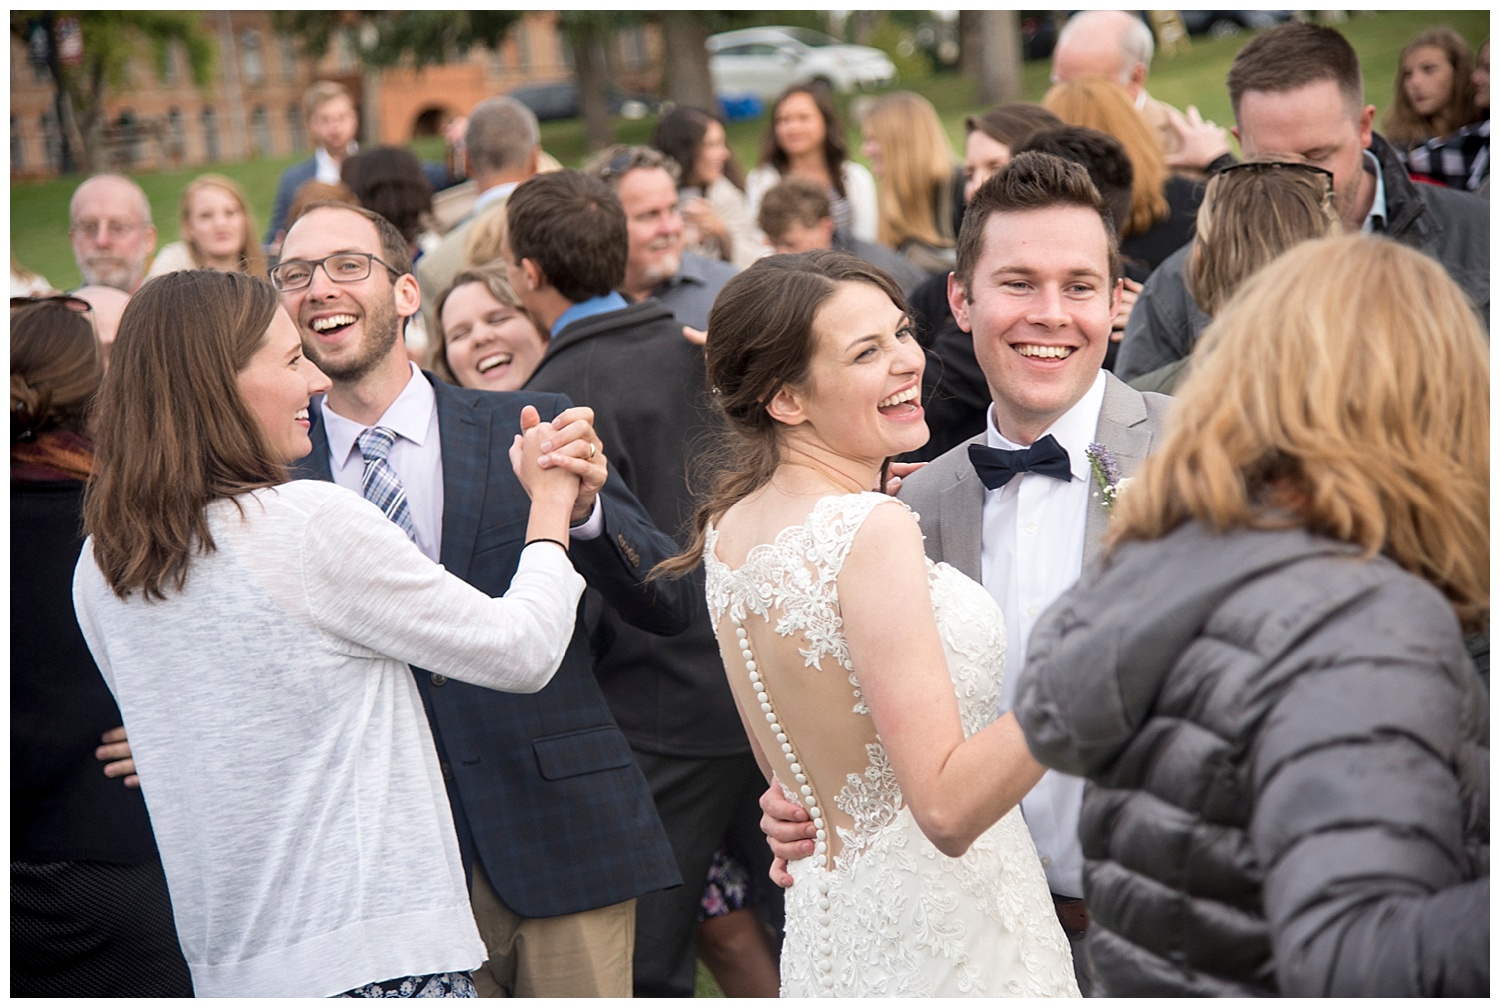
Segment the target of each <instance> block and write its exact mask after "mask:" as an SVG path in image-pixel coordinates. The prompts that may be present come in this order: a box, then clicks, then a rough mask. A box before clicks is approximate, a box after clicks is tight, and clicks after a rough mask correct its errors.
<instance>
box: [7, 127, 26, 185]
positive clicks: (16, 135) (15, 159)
mask: <svg viewBox="0 0 1500 1008" xmlns="http://www.w3.org/2000/svg"><path fill="white" fill-rule="evenodd" d="M25 167H26V144H25V143H23V142H22V140H21V120H19V119H17V118H16V117H15V115H14V113H12V115H11V117H10V170H11V171H13V172H14V171H20V170H21V169H22V168H25Z"/></svg>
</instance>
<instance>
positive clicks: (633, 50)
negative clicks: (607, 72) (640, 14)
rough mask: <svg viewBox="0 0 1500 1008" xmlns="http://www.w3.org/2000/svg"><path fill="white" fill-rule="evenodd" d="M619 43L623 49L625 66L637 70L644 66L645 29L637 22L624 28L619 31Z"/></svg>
mask: <svg viewBox="0 0 1500 1008" xmlns="http://www.w3.org/2000/svg"><path fill="white" fill-rule="evenodd" d="M619 43H621V48H622V49H624V51H625V66H627V68H630V69H631V71H639V69H643V68H645V66H646V62H648V60H646V30H645V28H643V27H642V26H639V24H634V26H630V27H628V28H625V30H624V31H621V33H619Z"/></svg>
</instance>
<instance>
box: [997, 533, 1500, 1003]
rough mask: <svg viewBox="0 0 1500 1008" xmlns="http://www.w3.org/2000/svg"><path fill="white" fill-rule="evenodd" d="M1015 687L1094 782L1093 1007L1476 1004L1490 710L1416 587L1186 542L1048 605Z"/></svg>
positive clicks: (1089, 863) (1037, 742)
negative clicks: (1309, 1001) (1369, 998)
mask: <svg viewBox="0 0 1500 1008" xmlns="http://www.w3.org/2000/svg"><path fill="white" fill-rule="evenodd" d="M1018 687H1019V690H1018V692H1019V695H1018V698H1017V702H1016V714H1017V716H1018V717H1019V719H1020V723H1021V727H1022V729H1023V731H1024V732H1025V735H1026V740H1027V742H1028V743H1029V745H1030V747H1031V750H1032V752H1033V754H1034V755H1035V756H1036V758H1037V759H1038V760H1040V761H1041V762H1042V763H1044V764H1046V765H1047V766H1049V767H1054V768H1056V769H1058V770H1061V771H1063V772H1065V773H1070V774H1077V775H1079V776H1082V777H1085V778H1087V779H1088V781H1089V783H1088V786H1087V789H1086V792H1085V795H1084V808H1083V817H1082V821H1081V824H1080V827H1079V839H1080V840H1081V842H1082V846H1083V852H1084V857H1085V869H1084V889H1085V895H1086V898H1087V900H1088V904H1089V910H1090V912H1091V913H1092V915H1093V920H1094V925H1093V927H1091V928H1090V931H1089V950H1090V952H1091V954H1092V957H1093V962H1094V967H1095V970H1096V972H1097V980H1098V983H1097V988H1096V990H1095V993H1096V995H1098V994H1107V995H1113V996H1163V995H1187V996H1215V995H1218V996H1222V995H1228V996H1251V995H1272V994H1281V995H1287V996H1292V995H1382V996H1394V997H1403V996H1417V995H1482V994H1487V993H1488V992H1489V967H1488V962H1489V715H1488V706H1489V704H1488V696H1487V694H1486V692H1485V690H1484V688H1483V686H1482V685H1481V683H1480V680H1479V677H1478V674H1477V673H1476V672H1475V670H1474V668H1473V666H1472V664H1471V663H1470V662H1469V660H1468V658H1467V656H1466V654H1465V651H1464V646H1463V638H1462V636H1461V635H1460V632H1459V627H1458V623H1457V621H1456V620H1455V618H1454V616H1453V613H1452V610H1451V609H1450V608H1449V607H1448V605H1447V604H1446V602H1445V601H1444V599H1443V598H1442V596H1441V595H1440V594H1439V593H1438V592H1437V591H1436V590H1435V589H1434V588H1433V587H1431V586H1430V585H1429V584H1427V583H1426V582H1424V581H1421V580H1419V579H1418V578H1415V577H1413V576H1411V575H1410V574H1407V573H1406V572H1404V571H1402V570H1401V569H1400V568H1398V567H1397V566H1396V565H1395V564H1393V563H1391V562H1390V561H1389V560H1386V559H1384V558H1376V559H1368V560H1367V559H1363V558H1361V557H1360V556H1359V554H1358V552H1357V551H1356V550H1354V549H1353V548H1352V547H1350V546H1348V545H1346V544H1342V543H1338V542H1334V541H1331V540H1328V539H1322V538H1319V537H1316V536H1313V535H1311V534H1308V533H1306V532H1304V531H1302V530H1288V531H1249V530H1241V531H1236V532H1231V533H1229V534H1227V535H1217V534H1214V533H1211V532H1209V531H1208V530H1206V529H1204V528H1202V527H1200V526H1198V525H1195V524H1189V525H1185V526H1183V527H1181V528H1179V529H1177V530H1175V531H1174V532H1173V533H1171V534H1170V535H1168V536H1166V537H1164V538H1163V539H1161V540H1158V541H1156V542H1151V543H1131V544H1127V545H1126V546H1124V547H1122V548H1121V549H1120V550H1119V551H1118V552H1117V553H1116V555H1115V556H1114V557H1113V558H1112V559H1110V560H1109V561H1108V562H1107V564H1106V565H1105V566H1104V567H1103V568H1102V569H1099V570H1095V571H1092V572H1091V573H1090V574H1088V575H1086V576H1085V578H1084V580H1083V581H1081V582H1080V583H1079V584H1078V585H1077V586H1076V587H1075V588H1074V589H1073V590H1072V591H1070V592H1068V593H1067V594H1066V595H1064V596H1063V597H1062V598H1061V599H1059V600H1058V601H1057V603H1056V604H1055V605H1054V606H1053V607H1052V608H1051V609H1049V610H1048V612H1047V613H1046V614H1044V616H1043V617H1042V619H1041V621H1040V622H1039V623H1038V624H1037V627H1036V629H1035V631H1034V632H1033V634H1032V637H1031V644H1030V647H1029V658H1028V661H1027V664H1026V668H1025V670H1024V671H1023V673H1022V679H1021V681H1020V682H1019V684H1018Z"/></svg>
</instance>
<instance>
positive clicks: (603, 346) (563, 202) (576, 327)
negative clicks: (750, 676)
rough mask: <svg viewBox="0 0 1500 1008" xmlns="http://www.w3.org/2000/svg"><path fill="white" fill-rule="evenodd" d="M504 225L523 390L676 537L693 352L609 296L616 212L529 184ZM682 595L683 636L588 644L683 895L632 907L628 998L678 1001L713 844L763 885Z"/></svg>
mask: <svg viewBox="0 0 1500 1008" xmlns="http://www.w3.org/2000/svg"><path fill="white" fill-rule="evenodd" d="M632 174H636V173H635V172H632ZM506 212H507V214H508V218H509V220H508V228H507V232H506V241H507V248H506V251H505V266H506V270H507V272H508V273H509V275H510V281H511V286H512V287H514V288H515V290H516V292H517V294H518V295H519V296H520V298H521V301H522V302H523V303H524V304H525V305H526V307H527V308H529V309H530V310H531V311H532V312H533V313H534V314H535V315H536V316H537V318H538V320H539V321H540V322H541V323H542V325H543V326H545V327H546V328H547V329H548V330H549V332H550V334H551V341H550V343H549V345H548V347H547V353H546V355H545V356H544V357H543V358H542V362H541V364H540V365H538V367H537V369H536V372H535V373H534V374H533V375H532V376H531V379H530V380H529V381H528V382H527V383H526V386H525V387H526V389H528V390H540V391H546V392H563V393H565V394H567V395H568V397H569V398H570V399H572V401H574V402H579V403H587V404H588V405H590V406H592V407H593V408H594V426H595V429H596V430H597V431H598V433H599V436H600V439H601V440H603V441H604V442H605V443H606V444H608V445H609V449H610V465H611V467H612V468H613V469H614V471H615V473H616V474H617V475H618V476H619V477H620V479H621V480H623V482H624V483H625V484H626V485H627V486H628V487H629V488H630V489H631V490H633V491H634V492H635V495H636V496H637V497H638V498H639V499H640V501H641V503H642V504H644V505H645V507H646V511H647V512H648V513H649V514H650V516H651V520H652V521H653V522H655V524H656V525H657V527H659V528H661V529H663V530H665V531H669V532H674V533H676V532H681V531H682V530H684V529H685V528H687V527H688V525H689V520H690V518H691V516H692V512H693V507H694V501H693V498H692V494H691V493H690V491H689V482H688V471H687V470H688V465H687V462H688V457H689V450H690V449H691V447H692V446H693V444H694V442H695V441H697V440H699V438H700V437H701V436H702V435H703V434H705V433H706V432H707V431H708V430H709V428H710V427H711V426H712V425H713V423H714V421H713V419H712V416H711V413H710V410H709V408H708V390H707V389H706V388H705V381H704V369H703V351H702V349H701V348H700V347H697V346H694V345H693V344H691V343H689V342H688V341H687V340H685V339H684V338H683V335H682V327H683V320H682V319H681V318H680V317H678V316H676V315H674V314H673V312H672V310H671V309H669V308H668V307H667V306H666V305H664V304H662V302H660V301H659V300H657V299H656V298H655V297H646V298H645V299H644V300H640V301H635V302H628V301H626V299H625V297H624V296H623V295H621V294H620V293H619V291H618V290H617V288H618V286H619V285H620V283H621V282H622V279H623V278H624V276H625V272H626V268H625V262H626V256H627V249H628V240H627V237H626V219H625V211H624V209H623V208H622V206H621V203H620V200H619V198H618V197H616V195H615V193H614V192H613V191H612V190H611V189H610V187H609V186H608V185H607V184H605V183H604V182H603V181H601V180H599V179H598V178H595V177H593V176H591V175H586V174H584V173H583V172H578V171H561V172H549V173H546V174H543V175H537V176H535V177H533V178H530V179H528V180H527V181H525V182H523V183H521V185H520V186H518V187H517V188H516V191H515V192H514V193H512V194H511V197H510V201H509V203H508V204H507V205H506ZM686 582H687V583H688V584H690V585H691V591H692V592H694V593H695V598H696V599H697V605H696V611H695V613H694V616H693V623H692V625H691V626H690V627H689V628H688V630H687V631H686V632H685V633H683V634H681V635H679V636H676V637H673V638H671V639H670V640H666V639H663V638H660V637H656V636H653V635H651V634H645V633H641V632H640V631H638V630H636V629H634V628H633V627H630V626H627V625H625V624H624V623H623V622H622V621H620V620H619V619H617V618H616V617H615V616H614V615H613V614H611V613H605V614H603V618H602V619H601V620H600V621H599V622H598V623H597V625H596V626H595V628H594V641H595V650H596V653H598V663H597V670H598V675H599V683H600V685H601V686H602V687H603V689H604V693H605V696H606V697H607V698H608V700H609V703H610V707H611V708H612V709H613V711H614V715H615V719H616V720H617V721H618V722H619V723H620V727H621V728H622V729H623V730H624V732H625V735H626V737H627V738H628V739H629V740H630V745H631V748H632V749H633V750H634V751H635V758H636V761H637V762H638V763H639V764H640V766H641V769H642V770H643V771H644V772H645V774H646V780H647V781H648V782H649V783H650V785H651V792H652V795H653V797H654V798H655V799H656V809H657V812H658V813H660V815H661V819H662V823H663V824H664V825H665V826H666V829H667V836H668V837H669V838H670V839H671V842H672V848H673V851H674V853H675V854H676V856H677V865H678V870H679V871H680V872H681V874H682V880H683V884H682V885H681V886H680V887H678V888H676V889H671V890H666V891H663V892H658V893H654V894H652V895H650V896H647V897H644V898H642V899H640V900H638V901H637V904H636V942H635V952H636V954H635V994H636V996H637V997H662V996H669V997H671V996H675V997H691V996H692V994H693V984H694V977H695V971H696V951H695V950H696V931H697V917H698V908H699V903H700V901H701V898H702V894H703V887H704V883H705V882H706V881H707V879H708V868H709V864H710V862H711V860H712V858H713V853H714V850H715V849H716V848H717V847H718V846H719V845H720V844H721V842H722V841H723V839H724V837H725V836H726V834H729V833H732V832H735V831H738V833H739V835H740V839H739V840H738V843H737V846H739V847H740V848H741V850H742V851H743V852H744V854H745V855H747V856H748V857H749V858H751V859H752V863H751V872H752V878H754V879H757V880H759V879H764V878H765V877H766V872H767V871H768V870H769V868H770V861H771V858H770V853H769V851H767V850H766V846H765V844H764V842H763V841H762V840H761V838H760V833H759V831H758V830H757V829H756V828H755V822H756V818H757V815H758V810H757V808H756V799H757V798H758V797H759V795H760V793H761V791H762V790H763V789H764V787H765V778H764V777H762V776H761V773H760V769H759V767H758V766H757V765H756V762H755V758H754V756H753V755H752V754H751V751H750V743H749V741H748V739H747V738H746V737H745V730H744V727H743V726H742V724H741V722H740V719H739V715H738V713H737V712H736V710H735V706H734V699H733V697H732V696H731V694H730V692H729V684H728V682H727V681H726V680H725V678H724V665H723V661H722V659H721V658H720V657H719V648H718V644H717V642H716V641H715V639H714V634H713V627H712V625H711V624H710V621H709V617H708V606H707V604H706V601H705V596H704V589H703V575H702V573H701V569H700V571H699V573H698V574H697V575H696V576H694V577H692V578H689V579H686ZM755 859H758V860H755ZM775 906H779V896H775V897H773V901H772V902H771V904H770V906H768V907H765V908H763V909H764V910H765V911H766V912H767V913H769V914H771V915H772V916H773V917H774V916H776V914H775V910H774V907H775Z"/></svg>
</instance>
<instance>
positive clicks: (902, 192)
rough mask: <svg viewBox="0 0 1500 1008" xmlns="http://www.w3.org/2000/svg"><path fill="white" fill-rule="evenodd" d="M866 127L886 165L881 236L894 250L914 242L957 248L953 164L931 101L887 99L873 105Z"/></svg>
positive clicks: (906, 96)
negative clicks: (952, 218) (877, 145)
mask: <svg viewBox="0 0 1500 1008" xmlns="http://www.w3.org/2000/svg"><path fill="white" fill-rule="evenodd" d="M863 129H864V131H865V132H866V133H867V134H869V135H870V136H871V137H872V138H873V139H874V140H875V141H876V142H877V143H879V144H880V158H881V161H882V162H883V167H882V169H881V174H880V184H879V186H878V187H877V190H876V201H877V205H878V207H879V214H880V217H879V225H878V228H877V230H876V233H875V236H876V238H878V239H879V240H880V243H881V244H883V245H888V246H890V247H891V248H900V247H901V244H902V243H903V242H905V241H908V240H910V239H916V240H917V241H920V242H924V243H925V244H928V245H934V246H937V247H939V248H952V247H953V234H952V222H951V220H950V216H951V212H952V206H953V168H954V162H953V155H952V154H951V153H950V152H949V150H948V136H947V134H946V133H944V132H943V124H942V121H941V120H940V119H938V114H937V112H936V111H935V110H934V109H933V107H932V103H931V102H929V101H928V100H927V99H926V98H923V97H922V96H921V95H918V94H913V93H912V92H910V91H896V92H893V93H891V94H888V95H885V96H884V97H882V98H880V99H878V100H877V101H876V102H875V103H874V104H873V105H871V106H870V110H869V112H868V113H866V115H865V117H864V123H863Z"/></svg>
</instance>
